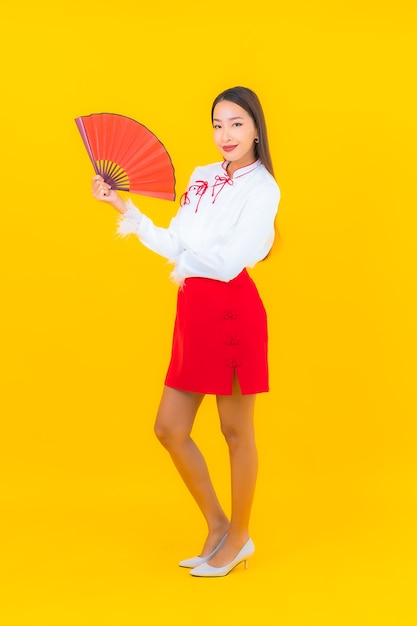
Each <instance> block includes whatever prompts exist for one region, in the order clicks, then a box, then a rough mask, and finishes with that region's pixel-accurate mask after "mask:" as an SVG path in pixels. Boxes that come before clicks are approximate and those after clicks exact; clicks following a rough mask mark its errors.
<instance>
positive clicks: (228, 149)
mask: <svg viewBox="0 0 417 626" xmlns="http://www.w3.org/2000/svg"><path fill="white" fill-rule="evenodd" d="M235 148H237V146H223V150H224V151H225V152H231V151H232V150H234V149H235Z"/></svg>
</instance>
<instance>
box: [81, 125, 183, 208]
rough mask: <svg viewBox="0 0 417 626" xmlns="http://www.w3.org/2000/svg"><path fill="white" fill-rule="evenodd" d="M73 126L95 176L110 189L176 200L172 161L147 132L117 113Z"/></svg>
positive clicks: (162, 147) (157, 140)
mask: <svg viewBox="0 0 417 626" xmlns="http://www.w3.org/2000/svg"><path fill="white" fill-rule="evenodd" d="M75 122H76V124H77V126H78V130H79V131H80V133H81V137H82V139H83V141H84V144H85V147H86V148H87V152H88V155H89V157H90V159H91V162H92V164H93V167H94V170H95V172H96V173H97V174H100V175H101V176H102V177H103V178H104V180H105V181H106V183H108V184H109V185H111V188H112V189H115V190H119V191H130V192H132V193H137V194H141V195H143V196H153V197H154V198H162V199H163V200H175V173H174V167H173V165H172V161H171V157H170V156H169V154H168V152H167V150H166V148H165V146H164V145H163V144H162V143H161V142H160V141H159V139H158V138H157V137H156V135H154V133H153V132H151V131H150V130H149V128H147V127H146V126H144V125H143V124H140V123H139V122H137V121H136V120H134V119H132V118H130V117H126V116H124V115H119V114H117V113H93V114H91V115H85V116H82V117H77V118H76V119H75Z"/></svg>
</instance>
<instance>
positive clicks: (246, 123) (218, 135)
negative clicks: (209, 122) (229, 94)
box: [213, 100, 258, 173]
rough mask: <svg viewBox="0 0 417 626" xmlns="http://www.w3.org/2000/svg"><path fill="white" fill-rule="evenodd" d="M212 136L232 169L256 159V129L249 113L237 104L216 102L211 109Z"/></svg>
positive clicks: (225, 101)
mask: <svg viewBox="0 0 417 626" xmlns="http://www.w3.org/2000/svg"><path fill="white" fill-rule="evenodd" d="M213 136H214V143H215V144H216V146H217V147H218V149H219V150H220V152H221V154H222V156H223V158H224V159H226V160H227V161H230V162H231V166H232V171H236V170H237V169H238V168H240V167H245V165H249V164H250V163H253V162H254V161H255V160H256V157H255V138H256V137H257V136H258V133H257V129H256V127H255V124H254V121H253V119H252V117H251V116H250V115H249V113H247V112H246V111H245V109H242V107H241V106H239V105H238V104H235V103H234V102H229V101H228V100H222V101H221V102H219V103H218V104H216V106H215V107H214V111H213ZM229 169H230V168H229ZM229 173H230V171H229Z"/></svg>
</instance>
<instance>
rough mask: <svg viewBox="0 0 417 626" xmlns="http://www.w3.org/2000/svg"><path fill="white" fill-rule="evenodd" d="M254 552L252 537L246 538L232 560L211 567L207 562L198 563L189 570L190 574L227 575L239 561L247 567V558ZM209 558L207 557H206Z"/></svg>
mask: <svg viewBox="0 0 417 626" xmlns="http://www.w3.org/2000/svg"><path fill="white" fill-rule="evenodd" d="M254 552H255V546H254V543H253V541H252V539H248V540H247V542H246V543H245V545H244V546H243V548H242V549H241V550H240V552H238V554H237V555H236V556H235V558H234V559H233V561H230V563H228V564H227V565H224V566H223V567H213V566H212V565H209V564H208V563H207V562H206V563H202V564H201V565H198V566H197V567H195V568H194V569H192V570H191V572H190V574H191V576H201V577H205V578H216V577H220V576H227V574H229V573H230V572H231V571H232V569H234V568H235V567H236V566H237V565H239V563H243V562H244V563H245V568H247V567H248V558H249V557H250V556H252V554H253V553H254ZM207 560H209V559H207Z"/></svg>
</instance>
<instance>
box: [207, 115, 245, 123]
mask: <svg viewBox="0 0 417 626" xmlns="http://www.w3.org/2000/svg"><path fill="white" fill-rule="evenodd" d="M228 119H229V120H230V121H233V120H243V117H240V115H236V117H229V118H228ZM213 122H221V120H219V118H217V117H213Z"/></svg>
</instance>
